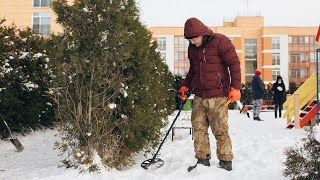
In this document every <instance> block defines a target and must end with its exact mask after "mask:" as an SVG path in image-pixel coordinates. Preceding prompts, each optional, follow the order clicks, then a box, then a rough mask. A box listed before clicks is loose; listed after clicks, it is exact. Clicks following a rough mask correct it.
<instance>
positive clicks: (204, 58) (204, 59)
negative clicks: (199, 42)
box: [200, 47, 207, 97]
mask: <svg viewBox="0 0 320 180" xmlns="http://www.w3.org/2000/svg"><path fill="white" fill-rule="evenodd" d="M205 53H206V48H205V47H204V48H203V50H202V54H203V59H202V61H200V84H201V87H202V89H204V87H203V84H202V63H203V62H207V61H206V55H205ZM203 97H206V95H205V91H203Z"/></svg>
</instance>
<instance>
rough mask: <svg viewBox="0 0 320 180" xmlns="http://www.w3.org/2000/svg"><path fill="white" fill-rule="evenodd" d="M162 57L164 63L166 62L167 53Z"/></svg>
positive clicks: (162, 54)
mask: <svg viewBox="0 0 320 180" xmlns="http://www.w3.org/2000/svg"><path fill="white" fill-rule="evenodd" d="M160 55H161V58H162V60H163V62H166V53H165V52H164V53H161V54H160Z"/></svg>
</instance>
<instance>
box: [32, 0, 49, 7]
mask: <svg viewBox="0 0 320 180" xmlns="http://www.w3.org/2000/svg"><path fill="white" fill-rule="evenodd" d="M34 1H35V0H32V7H34V8H49V7H50V4H51V0H49V1H50V2H49V5H48V6H42V4H43V2H42V1H45V0H39V6H34Z"/></svg>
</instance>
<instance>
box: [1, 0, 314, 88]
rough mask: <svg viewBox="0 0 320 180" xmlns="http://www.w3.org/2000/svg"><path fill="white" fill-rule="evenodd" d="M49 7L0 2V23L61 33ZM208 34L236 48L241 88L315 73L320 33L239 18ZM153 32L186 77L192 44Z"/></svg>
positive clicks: (46, 2)
mask: <svg viewBox="0 0 320 180" xmlns="http://www.w3.org/2000/svg"><path fill="white" fill-rule="evenodd" d="M69 2H73V0H70V1H69ZM50 3H51V0H9V1H8V0H0V18H3V17H4V18H5V19H6V20H7V21H6V22H5V25H9V24H12V23H14V24H15V25H16V26H17V27H18V28H19V27H31V28H32V29H33V30H34V31H35V32H36V33H39V34H41V35H48V34H50V33H51V32H61V27H60V26H59V25H58V24H56V15H55V14H54V12H53V11H52V10H51V9H50ZM210 28H211V29H212V30H213V32H217V33H222V34H224V35H226V36H227V37H229V38H230V40H231V41H232V43H233V44H234V46H235V48H236V51H237V53H238V56H239V58H240V63H241V81H242V83H246V82H251V79H252V77H253V76H254V72H255V70H256V69H260V70H261V71H262V79H263V81H264V83H265V84H269V83H273V82H274V80H275V79H276V76H277V75H281V76H282V77H283V80H284V82H285V83H286V85H287V87H288V84H289V82H295V83H298V84H300V83H303V82H304V81H305V80H306V79H307V78H308V77H309V76H310V74H311V73H313V72H314V71H315V64H316V54H315V51H316V48H319V47H320V45H319V44H317V42H316V41H315V35H316V33H317V29H318V27H267V26H264V17H263V16H239V17H236V18H235V19H234V20H233V21H230V22H224V23H223V25H222V26H220V27H210ZM149 30H150V31H151V33H152V35H153V39H155V40H157V42H158V50H159V52H160V54H161V56H162V58H163V59H164V61H165V62H166V63H167V64H168V66H169V69H170V70H171V72H173V73H174V74H176V75H182V76H185V75H186V73H187V72H188V69H189V60H188V52H187V49H188V46H189V42H188V41H187V40H185V39H184V37H183V27H150V28H149Z"/></svg>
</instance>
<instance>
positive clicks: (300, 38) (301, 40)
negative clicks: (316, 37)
mask: <svg viewBox="0 0 320 180" xmlns="http://www.w3.org/2000/svg"><path fill="white" fill-rule="evenodd" d="M299 44H304V36H299Z"/></svg>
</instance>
